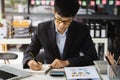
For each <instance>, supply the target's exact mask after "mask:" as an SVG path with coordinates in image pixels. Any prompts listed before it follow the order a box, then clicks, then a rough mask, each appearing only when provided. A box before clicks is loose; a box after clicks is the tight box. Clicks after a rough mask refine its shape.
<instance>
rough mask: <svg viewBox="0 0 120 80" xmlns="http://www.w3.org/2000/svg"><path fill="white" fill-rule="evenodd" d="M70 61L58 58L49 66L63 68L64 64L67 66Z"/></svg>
mask: <svg viewBox="0 0 120 80" xmlns="http://www.w3.org/2000/svg"><path fill="white" fill-rule="evenodd" d="M69 64H70V63H69V61H68V60H59V59H55V60H54V61H53V62H52V64H51V67H52V68H57V69H59V68H63V67H65V66H68V65H69Z"/></svg>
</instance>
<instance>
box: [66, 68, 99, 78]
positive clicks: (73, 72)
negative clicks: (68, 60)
mask: <svg viewBox="0 0 120 80" xmlns="http://www.w3.org/2000/svg"><path fill="white" fill-rule="evenodd" d="M64 69H65V74H66V78H67V80H79V79H80V80H101V79H100V77H99V75H98V73H97V71H96V69H95V67H94V66H89V67H65V68H64Z"/></svg>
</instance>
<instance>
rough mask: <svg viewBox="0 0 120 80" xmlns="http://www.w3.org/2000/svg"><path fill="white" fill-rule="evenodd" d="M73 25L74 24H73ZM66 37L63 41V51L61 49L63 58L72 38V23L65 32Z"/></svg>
mask: <svg viewBox="0 0 120 80" xmlns="http://www.w3.org/2000/svg"><path fill="white" fill-rule="evenodd" d="M73 27H74V26H73ZM66 35H67V37H66V41H65V46H64V51H63V56H62V59H64V57H65V55H66V54H67V52H68V50H69V48H70V45H71V43H72V41H73V39H74V34H73V28H72V23H71V25H70V27H69V29H68V32H67V34H66Z"/></svg>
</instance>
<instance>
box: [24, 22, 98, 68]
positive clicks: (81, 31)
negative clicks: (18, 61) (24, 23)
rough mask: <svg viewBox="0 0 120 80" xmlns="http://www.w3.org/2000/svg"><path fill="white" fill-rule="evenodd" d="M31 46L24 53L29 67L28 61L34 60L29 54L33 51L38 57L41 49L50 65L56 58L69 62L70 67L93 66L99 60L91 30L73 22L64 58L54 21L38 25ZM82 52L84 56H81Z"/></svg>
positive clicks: (25, 65)
mask: <svg viewBox="0 0 120 80" xmlns="http://www.w3.org/2000/svg"><path fill="white" fill-rule="evenodd" d="M31 41H32V42H31V44H30V45H29V46H28V47H27V49H26V51H25V52H24V59H23V65H24V68H26V67H28V66H27V64H26V63H27V61H28V60H30V59H32V56H31V55H30V54H29V52H30V51H31V52H32V53H34V56H36V55H37V54H38V53H39V50H40V49H41V47H43V48H44V49H45V59H46V62H47V63H48V64H50V63H52V62H53V61H54V60H55V59H56V58H57V59H61V60H68V61H69V62H70V65H69V66H86V65H91V64H93V60H96V59H98V56H97V53H96V50H95V47H94V44H93V41H92V38H91V36H90V32H89V28H88V27H87V26H86V25H83V24H81V23H78V22H75V21H72V23H71V25H70V26H69V28H68V31H67V37H66V42H65V47H64V51H63V56H62V58H61V57H60V52H59V49H58V47H57V44H56V32H55V24H54V21H47V22H44V23H40V24H38V27H37V29H36V31H35V34H34V36H33V37H32V39H31ZM80 51H82V52H83V53H84V56H80V55H79V54H80Z"/></svg>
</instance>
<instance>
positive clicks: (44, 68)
mask: <svg viewBox="0 0 120 80" xmlns="http://www.w3.org/2000/svg"><path fill="white" fill-rule="evenodd" d="M49 68H50V66H49V65H42V69H41V70H38V71H35V70H31V69H26V71H28V72H31V73H34V74H45V72H46V71H47V70H48V69H49Z"/></svg>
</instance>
